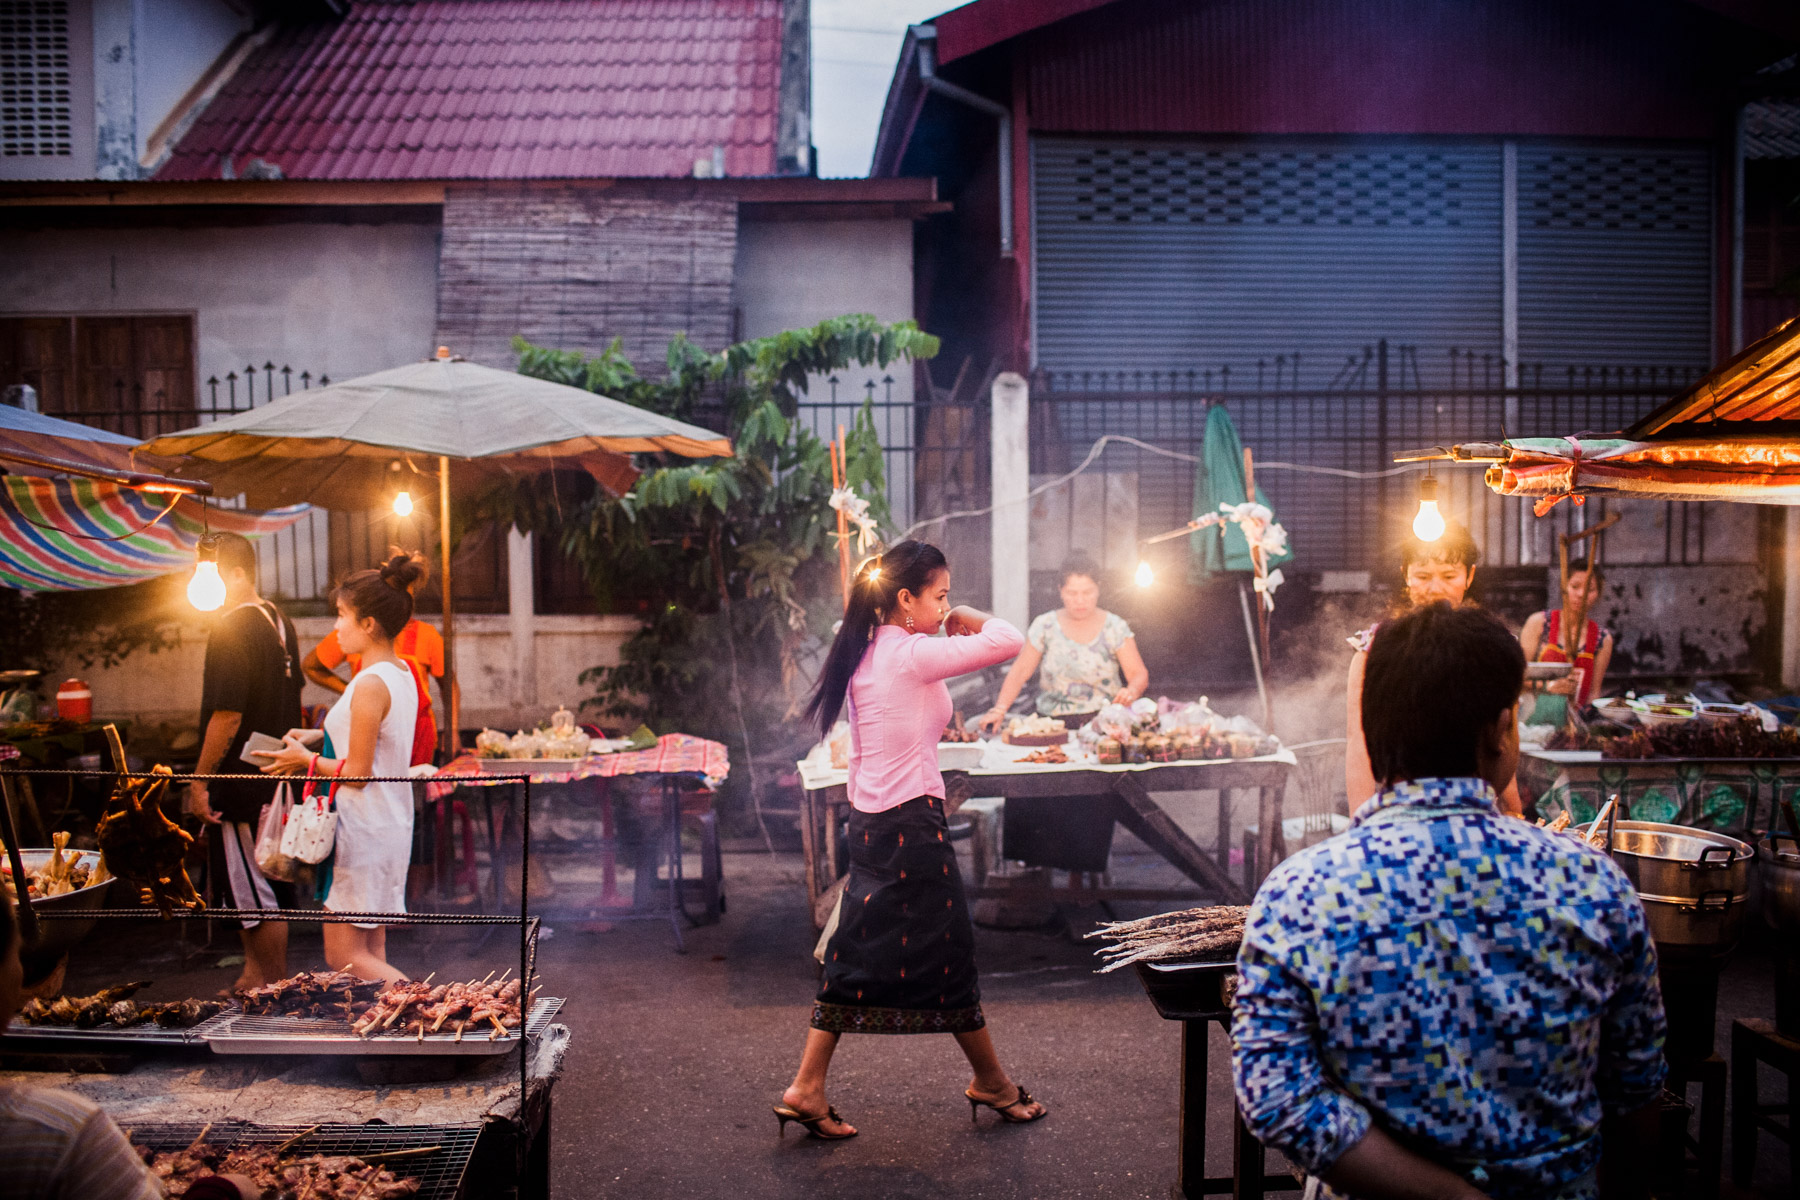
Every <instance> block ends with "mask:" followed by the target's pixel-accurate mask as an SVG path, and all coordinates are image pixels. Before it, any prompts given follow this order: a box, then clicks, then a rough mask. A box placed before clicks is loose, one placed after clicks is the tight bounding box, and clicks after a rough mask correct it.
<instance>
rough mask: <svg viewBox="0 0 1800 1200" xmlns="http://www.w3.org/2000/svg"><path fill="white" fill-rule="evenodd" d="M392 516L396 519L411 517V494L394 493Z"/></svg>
mask: <svg viewBox="0 0 1800 1200" xmlns="http://www.w3.org/2000/svg"><path fill="white" fill-rule="evenodd" d="M394 515H395V516H396V517H410V516H412V493H411V492H395V493H394Z"/></svg>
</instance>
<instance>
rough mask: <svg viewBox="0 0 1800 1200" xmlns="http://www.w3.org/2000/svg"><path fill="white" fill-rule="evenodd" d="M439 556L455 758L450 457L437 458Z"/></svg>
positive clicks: (457, 720)
mask: <svg viewBox="0 0 1800 1200" xmlns="http://www.w3.org/2000/svg"><path fill="white" fill-rule="evenodd" d="M438 552H439V554H440V555H441V557H442V559H443V580H444V682H445V683H446V684H447V685H448V686H446V687H445V688H444V691H445V692H446V693H447V694H446V695H445V697H444V703H445V704H446V705H447V706H448V707H449V709H450V745H449V749H448V754H449V756H450V757H451V758H455V757H456V756H457V754H458V753H460V752H461V750H462V735H461V734H460V733H459V732H458V730H460V729H461V728H462V712H461V707H462V706H461V705H460V704H459V703H458V702H457V700H458V697H457V694H456V605H455V602H454V601H453V600H452V598H451V596H452V593H451V590H450V456H449V455H447V454H440V455H438Z"/></svg>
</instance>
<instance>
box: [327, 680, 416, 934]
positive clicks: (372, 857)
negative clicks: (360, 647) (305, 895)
mask: <svg viewBox="0 0 1800 1200" xmlns="http://www.w3.org/2000/svg"><path fill="white" fill-rule="evenodd" d="M371 676H375V677H378V678H380V680H381V681H382V682H383V683H385V684H386V685H387V689H388V697H389V702H388V711H387V716H385V717H383V718H382V719H381V728H380V733H379V735H378V736H377V737H376V739H375V765H374V767H373V768H372V769H371V770H370V771H369V774H371V775H389V776H403V775H405V774H406V772H407V768H408V766H409V765H410V764H411V762H412V746H413V725H414V722H415V720H416V718H417V717H418V712H419V689H418V686H417V685H416V684H415V683H414V682H413V676H412V672H411V671H408V670H407V669H406V668H405V667H403V666H400V665H398V664H396V663H374V664H372V665H370V666H366V667H364V668H363V669H362V670H360V671H358V672H357V673H356V677H355V678H354V679H352V680H351V681H350V686H349V687H347V688H345V689H344V694H343V695H342V696H340V697H339V698H338V702H337V703H336V704H334V705H332V706H331V711H330V712H329V713H327V714H326V715H325V732H326V733H327V734H329V735H330V736H331V748H332V750H333V751H334V752H335V753H336V755H337V757H338V758H339V759H342V758H344V757H345V756H347V755H348V754H349V753H350V700H351V697H353V696H355V695H356V689H357V688H358V687H361V686H362V684H363V681H364V680H366V679H368V678H370V677H371ZM337 811H338V824H337V860H336V862H335V863H334V864H333V866H332V876H331V891H330V892H329V893H328V894H327V895H326V897H325V907H326V908H328V909H330V910H332V911H333V912H393V913H397V912H405V911H406V866H407V863H408V862H409V861H410V860H411V858H412V829H413V796H412V785H411V784H408V783H366V784H363V785H362V786H361V787H349V786H344V787H340V788H338V790H337ZM378 927H379V926H378V925H375V924H369V925H361V924H359V925H358V928H362V929H375V928H378Z"/></svg>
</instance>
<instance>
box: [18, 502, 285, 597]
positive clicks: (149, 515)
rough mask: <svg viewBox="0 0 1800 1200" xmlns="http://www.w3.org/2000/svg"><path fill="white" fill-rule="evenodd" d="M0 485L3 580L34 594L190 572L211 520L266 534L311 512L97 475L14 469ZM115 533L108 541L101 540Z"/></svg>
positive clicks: (219, 529)
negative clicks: (205, 501)
mask: <svg viewBox="0 0 1800 1200" xmlns="http://www.w3.org/2000/svg"><path fill="white" fill-rule="evenodd" d="M0 483H4V484H5V487H4V489H0V585H4V586H6V587H10V588H17V589H19V590H21V591H27V592H70V591H80V590H83V589H87V588H104V587H119V586H122V585H124V584H128V583H139V582H141V581H143V580H146V579H155V578H157V577H158V576H162V575H169V574H173V573H175V572H177V571H185V570H187V569H188V568H190V567H192V566H193V565H194V547H195V545H196V544H197V543H198V542H199V540H200V535H201V534H202V533H204V532H205V531H206V529H207V527H208V526H209V525H210V526H211V528H212V530H213V532H215V533H226V532H229V533H241V534H243V535H244V536H245V537H248V538H252V539H254V538H259V537H265V536H267V535H268V534H271V533H274V532H275V531H276V530H279V529H285V528H287V527H288V526H289V525H292V524H293V523H294V522H295V521H298V520H299V519H300V518H301V517H303V516H305V515H306V513H307V506H306V505H304V504H298V505H292V506H290V507H287V508H280V509H275V510H273V511H271V512H254V511H251V510H248V509H233V508H219V507H217V506H212V507H209V508H207V509H205V510H204V511H203V510H202V508H201V502H200V501H199V500H195V499H193V498H191V497H182V498H180V499H179V500H177V501H176V502H175V504H174V507H173V509H172V510H170V511H169V512H168V515H167V516H161V519H160V520H159V519H158V518H159V516H160V515H161V514H162V513H163V512H164V510H166V509H169V501H170V497H168V496H164V495H161V494H158V493H145V492H140V491H135V490H133V489H131V488H127V487H121V486H119V485H118V484H113V483H102V482H100V481H97V480H91V479H40V478H36V477H32V476H24V475H8V476H6V477H5V479H4V480H0ZM100 539H108V540H100Z"/></svg>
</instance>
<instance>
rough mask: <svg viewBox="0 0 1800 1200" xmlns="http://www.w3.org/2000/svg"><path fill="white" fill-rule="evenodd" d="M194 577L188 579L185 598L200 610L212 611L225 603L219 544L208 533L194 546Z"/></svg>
mask: <svg viewBox="0 0 1800 1200" xmlns="http://www.w3.org/2000/svg"><path fill="white" fill-rule="evenodd" d="M195 553H196V555H197V561H196V562H195V563H194V577H193V578H192V579H190V580H188V586H187V598H188V603H189V604H192V605H193V606H194V607H195V608H197V609H199V610H200V611H201V612H212V611H214V610H215V609H217V608H218V607H219V606H220V605H221V604H223V603H225V580H224V579H222V578H221V577H220V575H219V546H218V543H217V542H215V541H214V540H213V537H212V535H211V534H210V533H209V534H207V535H206V536H205V537H203V538H201V539H200V544H199V546H198V547H197V548H196V550H195Z"/></svg>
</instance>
